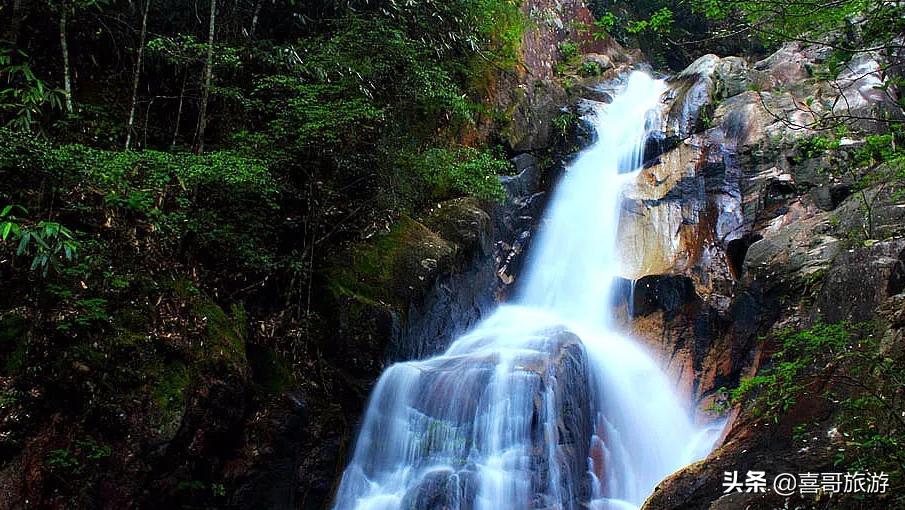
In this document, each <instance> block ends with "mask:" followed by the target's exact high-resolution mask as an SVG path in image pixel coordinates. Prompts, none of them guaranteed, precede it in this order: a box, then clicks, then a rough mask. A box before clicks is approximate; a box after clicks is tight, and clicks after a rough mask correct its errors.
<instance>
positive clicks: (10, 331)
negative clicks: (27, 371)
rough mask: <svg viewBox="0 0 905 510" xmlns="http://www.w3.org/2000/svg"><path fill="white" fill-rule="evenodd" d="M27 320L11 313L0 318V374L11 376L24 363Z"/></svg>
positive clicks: (16, 372) (15, 373)
mask: <svg viewBox="0 0 905 510" xmlns="http://www.w3.org/2000/svg"><path fill="white" fill-rule="evenodd" d="M27 334H28V321H26V320H25V318H24V317H21V316H18V315H12V316H9V317H4V318H2V319H0V375H3V376H4V377H13V376H15V375H17V374H18V373H19V371H20V370H21V369H22V366H23V365H24V363H25V348H26V338H27V336H26V335H27Z"/></svg>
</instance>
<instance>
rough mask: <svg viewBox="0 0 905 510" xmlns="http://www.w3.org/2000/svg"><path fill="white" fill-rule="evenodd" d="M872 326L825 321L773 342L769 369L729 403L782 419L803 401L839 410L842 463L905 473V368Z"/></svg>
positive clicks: (743, 383) (788, 332)
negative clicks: (884, 346)
mask: <svg viewBox="0 0 905 510" xmlns="http://www.w3.org/2000/svg"><path fill="white" fill-rule="evenodd" d="M877 333H878V331H877V328H876V326H875V325H873V324H869V323H868V324H857V325H851V324H845V323H840V324H823V323H818V324H816V325H814V326H813V327H811V328H808V329H804V330H794V329H789V330H785V331H782V332H780V333H778V334H777V335H776V336H775V338H774V340H775V341H777V342H779V344H780V349H779V350H778V351H777V352H776V353H775V354H774V355H773V356H772V357H771V361H770V364H769V365H768V366H767V367H765V368H764V369H762V370H761V371H760V373H759V374H758V375H757V376H755V377H752V378H749V379H744V380H742V381H741V383H740V384H739V386H738V388H736V389H734V390H732V391H731V392H730V403H731V404H733V405H740V406H745V407H746V408H747V409H749V410H750V411H751V412H752V413H754V415H755V416H761V417H763V418H766V419H769V420H772V421H776V422H778V421H779V420H780V419H781V418H782V417H783V416H784V415H785V413H787V412H788V411H789V409H791V407H792V406H794V405H795V404H796V403H798V402H799V401H800V400H801V399H802V398H803V397H806V396H811V397H820V398H824V399H827V400H829V401H830V402H831V403H833V404H834V405H836V406H838V409H839V414H838V416H837V418H836V419H837V420H838V425H837V427H838V429H839V430H840V432H841V434H842V436H843V437H844V443H843V445H842V446H840V447H839V449H838V454H839V455H838V457H837V459H836V464H837V465H843V466H848V467H851V468H852V469H862V470H863V469H870V470H888V471H894V472H896V473H901V470H902V469H903V468H905V449H903V446H905V418H903V416H902V415H901V408H902V404H903V403H905V394H903V392H902V391H901V384H902V381H905V364H903V363H902V360H901V359H895V358H893V357H891V356H893V354H891V353H886V352H884V350H883V349H881V348H880V343H879V341H878V340H877V336H878V335H877Z"/></svg>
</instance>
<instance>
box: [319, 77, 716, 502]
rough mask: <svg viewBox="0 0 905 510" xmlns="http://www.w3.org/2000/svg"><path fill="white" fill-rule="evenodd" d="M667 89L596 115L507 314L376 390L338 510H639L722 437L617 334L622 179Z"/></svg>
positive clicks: (635, 94) (637, 86) (629, 93)
mask: <svg viewBox="0 0 905 510" xmlns="http://www.w3.org/2000/svg"><path fill="white" fill-rule="evenodd" d="M665 91H666V85H665V83H664V82H663V81H661V80H655V79H653V78H651V77H649V76H648V75H646V74H644V73H641V72H637V71H636V72H632V73H631V74H630V75H629V76H628V77H627V78H626V79H625V80H624V85H623V90H622V91H621V92H620V93H618V94H616V95H615V96H614V98H613V101H612V103H610V104H603V103H597V104H595V106H594V108H593V112H592V113H591V114H590V115H589V120H591V121H592V122H593V124H594V126H595V128H596V130H597V133H598V135H599V136H598V141H597V142H596V143H595V144H593V145H592V146H591V147H589V148H588V149H586V150H585V151H584V152H582V153H581V154H580V155H579V156H578V157H577V158H576V159H575V160H574V161H573V162H572V163H571V165H570V166H569V167H568V168H567V169H566V171H565V174H564V175H563V177H562V178H561V179H560V181H559V183H558V184H557V186H556V188H555V190H554V191H553V196H552V198H551V200H550V202H549V206H548V211H547V213H546V214H545V219H544V220H543V221H542V223H541V226H540V229H539V232H538V238H537V239H536V240H535V241H534V243H533V246H532V250H533V251H532V253H531V254H530V255H531V258H530V260H529V264H528V267H527V270H526V272H525V276H523V279H524V281H523V282H522V286H521V288H520V292H519V293H518V295H517V297H516V299H515V300H514V303H513V304H510V305H504V306H500V307H499V308H498V309H497V310H496V311H495V312H494V313H493V314H491V315H490V316H489V317H488V318H487V319H485V320H484V321H483V322H482V323H481V324H479V325H478V326H477V327H476V328H475V329H474V330H473V331H471V332H470V333H468V334H466V335H464V336H462V337H460V338H458V339H457V340H456V341H455V342H453V343H452V345H451V346H450V347H449V348H448V350H447V351H446V352H445V353H443V354H442V355H439V356H436V357H433V358H430V359H426V360H421V361H409V362H404V363H397V364H394V365H392V366H391V367H389V368H388V369H387V370H386V371H385V372H384V373H383V375H382V376H381V378H380V380H379V381H378V383H377V385H376V386H375V388H374V390H373V392H372V395H371V399H370V402H369V404H368V408H367V411H366V414H365V417H364V420H363V424H362V428H361V431H360V433H359V436H358V439H357V442H356V445H355V451H354V454H353V456H352V458H351V461H350V463H349V465H348V467H347V468H346V470H345V472H344V474H343V477H342V481H341V483H340V487H339V490H338V493H337V497H336V501H335V507H334V508H335V509H336V510H396V509H400V510H402V509H406V510H408V509H411V510H430V509H435V508H436V509H438V510H439V509H440V508H445V509H456V510H508V509H512V510H515V509H519V510H522V509H529V508H538V509H540V508H545V509H546V508H548V509H556V510H577V509H579V508H583V507H585V506H588V507H590V508H591V509H594V510H610V509H636V508H638V507H640V506H641V505H642V504H643V503H644V500H645V499H646V498H647V497H648V496H649V495H650V493H651V492H652V491H653V489H654V487H655V486H656V485H657V484H658V483H659V482H660V481H661V480H662V479H663V478H664V477H666V476H668V475H670V474H672V473H673V472H675V471H677V470H679V469H681V468H682V467H684V466H686V465H688V464H690V463H692V462H694V461H696V460H699V459H701V458H703V457H704V456H706V455H707V454H708V453H709V452H710V451H711V449H712V447H713V444H714V442H715V439H716V435H717V434H718V430H717V428H718V427H716V426H711V427H701V426H696V425H695V424H693V422H692V420H691V418H690V407H691V406H690V404H689V403H686V402H682V401H681V400H680V399H679V398H678V397H676V395H675V394H674V392H673V388H672V387H671V384H670V382H669V381H668V380H667V378H666V376H665V375H664V373H663V372H662V370H661V369H660V368H659V367H658V366H657V365H656V363H655V362H654V361H652V360H651V359H650V357H649V356H648V355H647V354H646V353H645V352H644V350H643V349H642V348H641V347H639V346H638V345H636V344H635V342H633V341H632V340H631V339H629V338H626V337H624V336H622V335H620V333H619V332H618V331H617V330H616V327H615V325H614V324H613V322H614V321H613V317H612V306H611V303H612V301H613V296H612V287H613V282H614V279H615V278H616V277H618V276H619V270H620V260H619V257H618V255H617V251H616V250H615V249H614V248H615V242H616V241H615V240H616V239H617V231H618V228H619V216H620V214H619V211H620V203H621V187H622V183H623V182H626V181H627V180H628V179H632V178H634V177H635V175H636V173H637V171H638V170H640V168H641V166H642V153H643V148H644V142H645V140H646V139H647V137H648V136H649V135H650V134H651V132H652V130H654V129H657V128H659V127H660V118H659V114H660V107H661V105H662V101H661V97H662V95H663V93H664V92H665Z"/></svg>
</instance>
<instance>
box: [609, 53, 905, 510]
mask: <svg viewBox="0 0 905 510" xmlns="http://www.w3.org/2000/svg"><path fill="white" fill-rule="evenodd" d="M826 58H827V54H826V52H825V51H823V50H821V49H819V48H814V47H808V46H803V45H801V44H798V43H790V44H786V45H784V46H783V47H782V48H781V49H780V51H778V52H777V53H776V54H774V55H772V56H770V57H768V58H766V59H764V60H762V61H760V62H757V63H754V64H750V65H749V64H746V63H745V62H744V61H743V60H741V59H736V58H733V60H732V61H728V59H718V58H716V57H713V56H705V57H702V59H700V60H699V61H697V62H695V63H694V64H693V65H692V66H690V67H689V69H688V70H686V72H683V73H681V74H680V75H679V76H678V77H677V78H676V79H674V80H673V81H672V82H671V84H672V87H673V91H672V92H671V93H670V95H669V99H668V101H670V102H669V103H668V104H667V112H666V114H665V115H664V120H663V125H664V128H663V129H662V130H661V131H662V133H661V134H660V135H659V138H660V139H661V140H662V139H665V138H667V136H668V135H669V134H673V135H674V136H676V137H677V138H678V139H679V143H678V144H677V145H676V146H675V147H672V148H669V149H666V150H661V147H662V145H659V144H658V142H659V140H655V141H652V142H650V143H649V148H648V151H647V152H648V155H647V156H646V157H645V163H646V165H645V167H646V168H645V169H644V170H643V171H642V172H640V174H639V176H638V179H637V181H636V182H633V183H632V184H631V185H630V186H628V187H627V188H626V191H625V204H624V208H625V214H624V215H623V218H624V219H623V224H622V225H621V226H620V228H621V232H620V236H621V246H622V248H623V250H625V253H626V254H627V255H628V256H632V255H633V254H634V253H638V252H640V251H641V250H645V251H646V254H645V255H644V256H640V257H638V258H637V262H636V263H635V264H634V265H628V266H626V267H624V268H623V274H624V275H625V277H626V278H630V279H633V280H636V283H635V294H634V296H635V297H634V304H635V317H634V319H633V320H632V321H631V323H630V324H629V327H631V329H632V331H633V335H635V336H636V337H637V338H639V339H642V340H643V341H645V342H646V343H647V344H648V345H649V346H650V348H651V350H652V351H653V352H654V353H655V354H657V355H658V356H659V357H660V358H661V360H662V362H663V364H664V366H666V367H667V371H668V373H669V374H670V375H671V376H672V377H673V379H674V380H675V381H676V382H677V385H678V388H679V391H680V393H681V394H683V395H685V396H687V397H688V398H689V399H690V400H692V401H693V402H695V403H697V405H698V411H699V414H698V417H699V420H701V421H706V420H710V419H713V415H712V414H710V413H708V412H706V411H705V410H704V409H705V408H706V406H708V405H709V404H710V403H712V402H716V401H720V399H721V398H722V397H721V396H720V395H719V392H718V391H717V390H718V389H719V388H720V387H729V388H732V387H735V386H737V384H738V381H739V379H740V378H741V377H750V376H752V375H754V374H756V373H757V370H758V369H759V368H760V367H762V366H764V365H765V363H767V362H768V361H769V358H770V355H771V352H772V351H770V350H769V349H771V348H772V349H774V350H775V347H770V346H769V345H765V344H764V342H763V341H762V340H761V338H762V337H763V336H764V335H767V334H769V333H772V332H776V331H779V330H781V329H783V328H786V327H793V328H798V329H801V328H807V327H810V326H811V325H813V324H815V323H816V322H817V321H818V320H819V321H824V322H840V321H850V322H859V321H875V322H877V323H880V324H884V325H886V326H888V327H889V328H890V329H888V330H887V331H886V333H883V334H882V336H883V338H884V339H887V341H888V345H889V346H890V347H888V348H889V349H893V350H894V349H901V347H900V346H901V345H902V338H903V335H902V326H903V323H902V321H900V320H899V319H891V318H889V317H891V316H896V317H898V315H896V314H895V313H893V312H891V310H894V309H896V307H901V304H902V292H903V289H905V276H903V275H905V262H903V254H905V253H903V249H905V241H903V240H902V239H903V236H905V226H903V225H905V207H902V204H901V198H897V197H895V196H893V195H892V194H889V193H888V192H885V191H883V190H884V185H883V184H877V185H872V186H869V187H868V188H867V189H865V190H863V191H857V190H856V191H855V192H854V193H853V190H854V189H855V188H854V187H853V186H852V181H851V180H850V179H846V178H845V177H841V176H840V174H842V173H843V172H841V171H839V169H840V168H842V166H843V165H850V160H851V158H850V156H849V155H850V154H852V153H853V151H855V150H857V148H858V147H859V146H860V144H861V143H862V140H861V139H858V138H852V139H847V138H843V139H842V140H841V141H840V146H839V148H838V149H836V150H834V151H832V152H831V153H830V152H821V151H816V152H814V151H812V152H807V151H804V150H803V149H802V148H801V147H802V145H801V144H799V141H801V140H804V139H807V138H811V137H813V136H817V135H819V133H817V132H816V131H811V130H809V129H807V127H806V126H807V125H808V124H809V123H810V122H812V121H813V119H814V114H819V113H820V112H826V111H830V110H831V109H832V110H833V111H835V112H836V113H842V112H838V111H836V110H835V109H836V108H838V105H839V104H845V103H846V102H848V104H849V108H850V109H851V110H847V111H851V112H858V113H857V114H855V116H864V117H873V118H876V117H877V116H879V115H880V113H879V112H887V113H888V114H890V115H892V116H893V117H897V116H899V115H902V111H901V108H899V107H896V106H894V105H892V104H891V103H889V96H886V97H880V95H878V94H875V92H876V90H877V89H875V88H873V86H872V85H871V84H876V80H878V79H880V73H878V72H876V70H877V69H878V68H879V67H878V66H882V64H881V62H882V60H881V59H880V58H879V57H878V56H876V55H871V54H869V53H868V54H864V55H862V56H860V57H859V58H858V59H856V60H855V61H854V62H853V63H852V68H853V69H859V70H860V74H857V73H848V72H846V73H844V74H843V75H842V76H841V77H840V79H839V80H838V81H837V83H836V85H837V86H838V87H839V90H836V89H834V88H833V87H831V86H830V85H829V84H827V83H822V82H820V81H818V80H816V79H814V78H813V76H814V75H815V74H814V73H815V71H816V70H818V69H819V68H820V66H821V65H823V61H824V59H826ZM749 85H753V86H755V87H757V88H758V89H759V90H761V92H755V91H753V90H748V86H749ZM896 94H897V92H896V91H893V92H892V97H898V96H897V95H896ZM702 101H703V102H704V103H709V104H703V105H701V104H698V103H699V102H702ZM689 102H690V103H689ZM802 105H808V107H807V108H803V107H802ZM810 110H813V111H810ZM857 127H861V128H864V129H866V130H868V131H869V132H870V131H874V132H876V131H881V130H883V129H885V128H884V126H882V125H880V123H878V122H875V121H871V120H869V119H868V120H865V121H859V123H858V126H857ZM859 171H861V170H859ZM865 201H867V202H868V203H869V204H870V210H871V211H870V214H869V215H868V214H867V213H866V208H865V205H864V204H865ZM658 224H666V225H668V227H667V228H660V227H657V225H658ZM871 237H873V238H874V239H870V238H871ZM865 238H867V239H866V240H865ZM896 321H898V322H896ZM886 326H884V327H886ZM897 352H900V351H897ZM821 391H822V390H820V389H818V390H813V391H812V392H811V393H812V394H813V395H817V394H819V393H820V392H821ZM834 412H836V411H835V410H834V408H833V406H832V405H829V404H828V403H827V401H826V400H825V399H821V398H817V397H808V396H805V395H801V396H800V398H799V400H798V403H797V404H796V406H795V407H794V408H792V409H790V410H789V411H788V412H787V413H786V414H785V415H784V416H782V417H780V419H779V422H778V423H766V422H762V421H759V420H755V419H752V418H751V417H750V416H748V415H746V414H738V413H737V412H736V414H733V415H732V416H730V429H729V430H728V432H727V436H726V439H725V441H724V442H723V444H722V447H721V448H720V449H718V450H717V451H716V452H714V454H713V455H712V456H711V457H710V458H708V459H707V460H706V461H704V462H701V463H698V464H696V465H694V466H691V467H689V468H687V469H685V470H683V471H681V472H679V473H677V474H676V475H674V476H673V477H671V478H670V479H668V480H666V481H664V482H663V484H661V486H660V487H658V489H657V490H656V491H655V493H654V494H653V495H652V497H651V499H650V500H648V502H647V503H646V504H645V506H644V508H645V509H646V510H667V509H676V510H678V509H683V510H687V509H692V510H695V509H700V510H704V509H707V510H715V509H722V510H741V509H745V508H765V509H766V508H779V507H782V506H783V505H785V506H788V507H790V508H791V507H793V506H795V505H801V508H811V506H808V505H810V504H812V503H813V502H809V501H805V500H802V499H800V498H799V499H794V498H793V499H792V500H790V501H784V500H782V499H781V498H780V499H778V498H775V497H772V496H770V495H766V496H759V495H751V494H741V495H739V494H733V495H726V494H724V493H723V487H722V476H723V472H724V471H730V472H731V471H739V472H740V473H742V474H744V472H745V471H747V470H749V469H752V470H765V471H767V472H768V473H773V474H776V473H781V472H793V473H797V472H807V471H810V472H814V471H820V470H824V471H833V466H832V465H831V461H832V458H833V455H835V451H836V450H835V449H836V447H837V446H838V444H835V443H834V442H833V441H834V440H833V439H832V438H828V437H820V438H815V439H814V440H813V441H810V440H809V443H808V448H805V449H801V448H799V446H800V445H798V446H796V445H793V443H792V439H791V438H792V435H793V433H792V430H793V428H794V427H795V426H797V425H801V424H813V423H821V424H826V429H827V430H829V429H830V428H832V426H833V425H832V416H834V414H833V413H834Z"/></svg>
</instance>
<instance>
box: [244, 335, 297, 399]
mask: <svg viewBox="0 0 905 510" xmlns="http://www.w3.org/2000/svg"><path fill="white" fill-rule="evenodd" d="M248 360H249V363H250V364H251V369H252V374H253V375H254V381H255V383H256V384H258V385H259V386H260V387H261V388H262V389H263V390H264V391H265V392H267V393H269V394H278V393H281V392H283V391H285V390H288V389H290V388H291V387H292V382H293V381H292V366H291V365H290V363H289V360H287V359H285V358H283V357H282V356H280V354H279V353H278V352H277V351H276V349H274V348H273V347H267V346H252V345H250V346H249V347H248Z"/></svg>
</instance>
